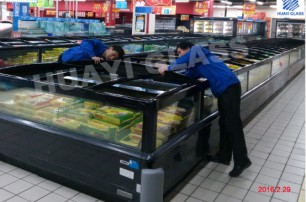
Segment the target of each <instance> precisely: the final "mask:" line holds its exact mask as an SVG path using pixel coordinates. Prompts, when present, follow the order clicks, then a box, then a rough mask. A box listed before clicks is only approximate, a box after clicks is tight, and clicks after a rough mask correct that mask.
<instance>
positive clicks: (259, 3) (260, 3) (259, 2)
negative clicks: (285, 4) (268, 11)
mask: <svg viewBox="0 0 306 202" xmlns="http://www.w3.org/2000/svg"><path fill="white" fill-rule="evenodd" d="M256 3H257V4H258V5H263V4H264V3H263V2H261V1H257V2H256Z"/></svg>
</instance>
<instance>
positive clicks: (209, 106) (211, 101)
mask: <svg viewBox="0 0 306 202" xmlns="http://www.w3.org/2000/svg"><path fill="white" fill-rule="evenodd" d="M217 110H218V103H217V98H215V96H214V95H213V94H212V92H211V90H210V89H208V90H206V91H205V93H204V112H203V113H204V117H205V116H208V115H210V114H211V113H213V112H215V111H217Z"/></svg>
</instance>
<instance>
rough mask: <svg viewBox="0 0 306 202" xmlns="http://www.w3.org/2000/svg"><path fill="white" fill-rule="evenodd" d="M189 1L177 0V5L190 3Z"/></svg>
mask: <svg viewBox="0 0 306 202" xmlns="http://www.w3.org/2000/svg"><path fill="white" fill-rule="evenodd" d="M188 2H189V0H175V3H188Z"/></svg>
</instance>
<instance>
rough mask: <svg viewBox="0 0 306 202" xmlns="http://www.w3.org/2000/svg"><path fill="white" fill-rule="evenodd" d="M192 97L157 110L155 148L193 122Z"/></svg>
mask: <svg viewBox="0 0 306 202" xmlns="http://www.w3.org/2000/svg"><path fill="white" fill-rule="evenodd" d="M195 106H196V105H195V102H194V99H193V97H189V98H185V99H183V100H180V101H178V102H175V103H173V104H171V105H170V106H167V107H165V108H163V109H161V110H160V111H159V112H158V115H157V134H156V137H157V138H156V148H158V147H160V146H161V145H162V144H164V143H165V142H166V141H167V140H169V139H171V138H173V137H174V136H175V135H176V134H178V133H179V132H181V131H183V130H184V129H185V128H187V127H189V126H190V125H192V124H193V123H194V122H195Z"/></svg>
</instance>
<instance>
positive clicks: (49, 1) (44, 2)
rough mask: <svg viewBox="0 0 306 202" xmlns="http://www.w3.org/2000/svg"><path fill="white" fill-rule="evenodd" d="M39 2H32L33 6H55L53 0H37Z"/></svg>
mask: <svg viewBox="0 0 306 202" xmlns="http://www.w3.org/2000/svg"><path fill="white" fill-rule="evenodd" d="M36 2H37V3H31V4H30V6H31V7H39V8H54V1H53V0H37V1H36Z"/></svg>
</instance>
